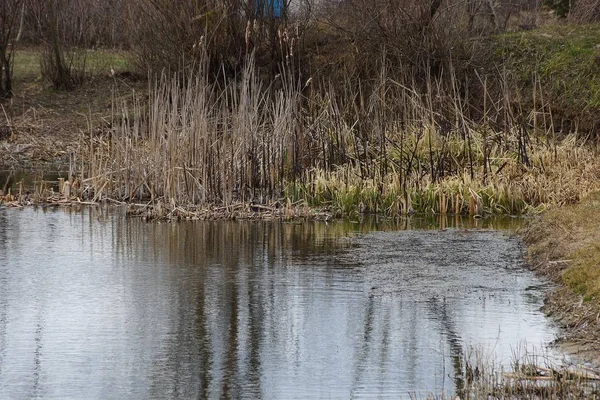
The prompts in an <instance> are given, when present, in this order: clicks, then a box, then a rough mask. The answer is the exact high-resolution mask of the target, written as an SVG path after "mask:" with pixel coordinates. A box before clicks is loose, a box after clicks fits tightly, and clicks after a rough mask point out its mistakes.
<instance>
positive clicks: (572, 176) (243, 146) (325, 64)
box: [5, 0, 600, 218]
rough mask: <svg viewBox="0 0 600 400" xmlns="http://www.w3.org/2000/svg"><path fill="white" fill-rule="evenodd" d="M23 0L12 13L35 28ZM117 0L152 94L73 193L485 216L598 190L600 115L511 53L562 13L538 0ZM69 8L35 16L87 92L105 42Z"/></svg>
mask: <svg viewBox="0 0 600 400" xmlns="http://www.w3.org/2000/svg"><path fill="white" fill-rule="evenodd" d="M14 1H15V3H14V5H13V8H12V9H11V8H10V7H9V9H8V11H6V10H5V14H7V13H9V11H10V10H12V15H13V16H14V15H15V13H17V14H18V12H19V10H20V12H21V14H20V15H21V23H20V25H21V27H22V25H23V21H22V20H23V19H24V20H25V21H26V22H25V25H26V26H27V20H28V18H27V15H29V14H27V13H25V11H24V10H25V9H26V8H25V7H24V5H25V4H26V3H25V2H20V3H19V2H18V1H17V0H14ZM17 3H18V4H17ZM50 3H52V2H50ZM117 3H119V7H120V8H119V9H122V11H123V12H122V13H121V14H120V15H121V16H122V17H123V18H129V19H128V21H127V24H125V25H124V26H128V27H129V29H131V32H132V42H131V43H127V46H131V48H132V50H133V52H134V53H135V54H136V55H137V57H136V60H137V61H136V63H137V65H138V67H139V68H140V69H141V70H142V71H146V73H148V74H149V76H150V79H149V85H148V86H149V87H148V91H147V94H143V93H141V94H138V95H134V96H133V99H134V100H132V101H123V100H121V99H119V98H117V97H115V99H114V101H113V105H112V115H111V117H110V124H109V125H108V126H105V127H104V128H103V131H102V133H101V134H96V127H94V126H90V132H89V134H85V135H83V136H82V138H81V139H80V145H79V151H77V152H76V153H74V154H73V157H72V160H71V161H72V163H71V164H72V165H71V177H70V179H69V181H68V185H67V186H66V187H67V188H68V193H67V194H68V195H69V196H67V197H70V196H73V195H78V196H86V197H87V198H88V199H91V200H93V201H98V200H100V199H103V198H109V199H112V200H115V201H119V202H127V203H137V204H140V203H141V204H143V205H144V207H143V208H142V209H141V210H140V212H141V213H142V214H144V215H146V216H148V217H152V218H162V217H168V218H173V217H186V218H204V217H215V216H223V217H236V216H237V217H242V216H244V215H249V213H251V212H253V211H256V210H264V211H269V212H271V213H272V214H273V215H277V216H282V215H283V216H286V217H293V216H298V215H302V216H310V215H311V214H314V212H315V211H314V210H315V209H321V210H326V211H327V212H328V213H329V214H332V215H351V214H356V213H378V214H384V215H388V216H399V215H403V214H410V213H413V212H428V213H441V214H446V213H456V214H470V215H484V214H487V213H494V214H522V213H529V212H536V211H539V210H542V209H544V208H545V207H546V206H548V205H562V204H568V203H573V202H576V201H577V200H578V199H580V198H581V197H582V196H583V195H585V194H587V193H588V192H590V191H592V190H594V189H597V185H598V184H597V182H598V179H597V178H598V176H600V164H599V162H598V161H597V160H596V159H597V157H596V146H595V143H594V140H595V132H594V129H595V128H594V126H595V125H594V122H593V119H592V122H591V123H589V124H588V125H587V126H581V125H579V124H578V120H579V119H578V118H577V116H575V118H573V117H572V116H567V117H566V118H565V117H564V115H562V114H561V111H562V110H555V109H554V108H553V106H554V105H555V104H557V103H556V101H555V99H556V97H557V96H556V94H555V93H554V92H553V91H552V90H549V89H547V87H548V86H551V85H552V80H553V77H550V78H549V77H547V76H544V71H543V70H542V71H540V70H538V69H536V68H533V69H531V70H528V74H527V75H526V76H524V73H523V71H522V70H518V69H515V68H512V65H511V63H510V61H511V58H510V54H509V55H507V54H503V53H502V48H500V50H498V43H499V41H498V40H497V39H496V38H498V37H502V31H503V30H506V29H513V30H514V29H515V26H516V27H520V28H527V29H528V28H529V27H530V26H528V25H527V24H528V23H531V24H534V25H535V24H537V23H538V22H537V21H538V20H539V18H540V15H546V14H547V13H548V10H547V9H540V7H539V5H538V4H533V3H536V2H527V1H522V2H513V3H508V2H507V3H504V2H501V1H491V2H490V1H450V0H447V1H440V0H432V1H430V2H424V4H419V5H415V4H413V2H409V1H404V0H396V2H394V4H387V3H385V4H383V3H381V4H380V3H378V2H375V3H372V2H369V3H368V4H367V3H364V2H352V3H347V4H346V3H344V4H342V3H340V4H337V5H333V4H322V5H317V4H309V3H299V4H297V5H296V6H294V7H295V9H293V8H294V7H292V6H291V5H289V4H287V5H286V7H287V8H286V7H284V11H285V12H284V13H283V14H282V15H278V16H277V17H276V16H275V15H273V14H272V13H271V14H269V12H266V13H261V12H258V11H260V7H259V8H257V7H255V6H252V5H250V3H248V4H246V3H239V4H238V3H234V2H232V3H231V4H229V3H223V4H221V3H218V4H212V3H211V4H209V3H206V2H186V1H175V2H162V1H160V0H148V1H142V0H140V1H137V2H132V3H130V4H129V5H127V6H125V3H123V4H121V3H120V2H117ZM425 3H426V4H425ZM530 3H531V4H530ZM7 4H8V3H7ZM21 4H23V7H22V8H21V7H17V5H21ZM32 4H33V5H36V4H37V3H36V2H32ZM77 4H78V5H79V6H78V7H74V8H72V9H71V10H79V11H80V12H84V9H85V7H82V4H83V3H82V4H79V3H77ZM561 4H562V3H561ZM46 6H52V4H47V5H46ZM63 6H64V4H62V3H61V5H60V6H59V5H58V4H55V7H54V8H52V7H50V8H48V9H46V8H44V7H43V6H42V5H41V3H40V4H37V8H36V7H32V10H33V11H32V15H34V16H35V17H36V18H37V19H39V20H40V21H45V23H41V22H40V23H39V24H38V27H39V29H38V30H39V35H41V37H45V38H47V42H48V43H49V49H48V51H47V52H46V53H44V56H43V57H42V66H43V68H42V72H43V74H44V75H45V76H46V77H47V78H48V79H49V81H51V82H53V83H54V85H55V86H56V87H57V88H62V89H70V88H72V87H73V86H75V85H76V84H78V83H79V82H80V81H81V80H82V79H83V78H81V77H85V73H84V72H82V71H81V69H82V68H83V69H85V63H83V64H78V63H76V62H68V60H74V59H76V57H75V56H73V54H75V52H76V51H77V49H78V47H77V46H76V45H77V44H78V43H77V39H76V38H77V37H80V38H85V40H84V39H80V40H84V41H83V42H82V44H88V45H89V44H91V43H92V42H93V40H91V39H90V38H89V37H87V36H86V34H84V32H85V30H83V29H81V28H79V29H73V28H72V27H71V28H69V26H68V24H67V25H65V24H66V23H65V22H60V23H59V22H57V21H63V20H62V19H61V18H60V17H61V15H60V13H61V12H63V13H64V12H66V11H65V10H66V8H63ZM551 6H553V7H554V8H555V9H556V10H559V7H558V5H557V4H552V5H551ZM584 6H585V7H588V8H589V7H590V5H589V4H587V3H585V2H583V1H581V2H579V3H577V4H576V5H573V6H572V7H573V9H572V10H569V11H571V12H572V14H573V15H578V14H577V12H576V11H577V10H580V9H581V8H582V7H584ZM115 7H116V5H115ZM123 7H124V8H123ZM135 7H138V8H135ZM131 10H133V11H137V12H139V13H141V14H140V15H144V16H145V17H146V19H145V23H144V24H141V23H140V21H139V20H138V19H136V18H134V17H133V15H135V13H134V12H131ZM592 11H593V12H592V13H591V14H590V13H588V14H586V15H587V16H588V17H590V15H595V14H594V12H596V11H595V9H593V10H592ZM70 12H74V11H70ZM259 14H260V15H259ZM7 15H8V14H7ZM78 15H79V14H78ZM579 15H581V13H580V14H579ZM127 16H129V17H127ZM79 17H81V16H80V15H79ZM79 17H78V18H74V20H76V21H80V22H81V21H82V19H81V18H79ZM580 18H581V17H580ZM590 18H591V17H590ZM7 21H8V19H7ZM10 21H12V22H11V24H12V25H11V26H12V27H13V29H14V27H15V26H17V21H18V19H15V18H13V19H11V20H10ZM570 22H571V23H572V22H573V21H570ZM575 22H577V21H575ZM554 23H556V22H554ZM519 24H520V25H519ZM523 24H525V25H523ZM77 26H78V27H80V26H81V24H79V25H77ZM20 30H21V29H19V31H20ZM73 32H79V36H77V35H75V34H73ZM134 33H135V34H134ZM103 35H104V36H106V35H107V33H106V32H104V34H103ZM110 37H111V38H112V39H111V40H113V41H115V40H117V39H115V35H114V32H113V34H112V36H110ZM108 41H109V40H107V42H108ZM486 48H488V49H487V50H486ZM70 49H71V50H70ZM489 49H491V50H489ZM69 51H71V53H69ZM65 54H67V55H68V54H71V58H69V57H66V56H65ZM74 57H75V58H74ZM84 59H85V57H84ZM61 64H65V65H67V67H66V68H63V67H61ZM539 64H540V62H539V61H537V62H536V65H539ZM63 66H64V65H63ZM52 71H54V73H53V72H52ZM70 72H73V74H70ZM65 74H66V75H65ZM61 75H65V76H70V77H71V78H69V79H67V81H66V83H65V84H61V82H60V81H61V77H60V76H61ZM76 78H77V79H76ZM80 78H81V79H80ZM523 82H526V85H524V84H523ZM552 88H553V87H552ZM557 115H559V116H560V117H557ZM559 119H560V121H559ZM565 120H567V121H568V123H567V124H566V125H565V124H564V123H563V122H564V121H565ZM581 120H582V121H583V120H585V121H588V119H586V118H583V117H582V118H581ZM588 122H589V121H588ZM64 188H65V185H61V187H60V191H59V198H60V196H63V197H65V196H64V195H65V192H64ZM39 197H40V198H42V197H44V194H40V196H39ZM45 198H48V196H45ZM17 200H18V199H17ZM207 209H212V210H214V209H218V210H222V212H220V213H215V212H210V213H207V212H206V210H207Z"/></svg>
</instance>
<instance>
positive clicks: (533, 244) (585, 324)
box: [524, 192, 600, 363]
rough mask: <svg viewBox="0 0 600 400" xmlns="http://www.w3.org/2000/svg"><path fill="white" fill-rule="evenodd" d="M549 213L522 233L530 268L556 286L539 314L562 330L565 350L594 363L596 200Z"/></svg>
mask: <svg viewBox="0 0 600 400" xmlns="http://www.w3.org/2000/svg"><path fill="white" fill-rule="evenodd" d="M598 196H599V195H598V193H597V192H596V193H593V194H590V195H589V196H588V197H587V198H585V199H584V200H583V201H582V202H581V203H580V204H577V205H572V206H568V207H561V208H554V209H552V210H549V211H548V212H547V213H545V214H544V215H543V216H542V217H540V218H539V219H536V220H535V221H533V222H532V223H531V224H530V225H529V226H528V227H527V229H526V230H525V231H524V240H525V243H526V244H527V245H528V246H529V259H530V264H531V266H532V268H533V269H534V270H535V271H537V272H538V273H540V274H542V275H544V276H547V277H549V278H550V279H552V280H553V281H555V282H557V283H559V284H560V285H559V288H558V289H557V290H555V291H554V292H553V293H551V294H550V295H549V297H548V298H547V300H546V304H545V311H546V312H547V313H548V314H549V315H551V316H553V317H554V318H555V319H556V320H557V321H558V322H559V323H560V324H561V325H562V326H563V327H564V328H565V337H564V339H565V345H566V346H567V347H568V348H569V349H570V350H571V351H573V352H575V353H581V355H582V356H584V357H588V358H592V359H593V360H594V361H595V362H596V363H598V362H600V358H598V354H600V247H599V246H598V238H599V237H600V230H599V227H600V218H599V215H600V214H599V213H598V210H599V209H600V199H599V197H598Z"/></svg>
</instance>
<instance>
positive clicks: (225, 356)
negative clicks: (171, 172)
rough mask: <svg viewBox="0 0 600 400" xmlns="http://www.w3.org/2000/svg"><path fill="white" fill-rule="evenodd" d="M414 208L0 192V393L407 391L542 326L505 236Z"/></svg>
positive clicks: (254, 395)
mask: <svg viewBox="0 0 600 400" xmlns="http://www.w3.org/2000/svg"><path fill="white" fill-rule="evenodd" d="M500 222H501V221H492V223H491V224H492V226H493V227H497V226H499V225H498V224H500ZM477 223H478V224H489V223H488V222H482V221H479V222H477ZM413 224H414V225H416V226H417V227H433V228H435V227H438V226H439V221H431V220H413V221H412V222H411V223H407V222H403V223H401V224H400V225H385V224H381V223H377V222H376V221H368V222H365V223H363V224H358V223H356V222H343V223H334V224H331V223H330V224H325V223H323V222H315V223H312V222H311V223H303V224H295V223H283V224H281V223H267V222H198V223H181V224H168V223H152V224H148V223H144V222H142V221H140V220H136V219H126V218H124V217H123V216H122V215H121V214H120V213H115V212H108V211H106V210H104V211H102V210H94V209H91V208H90V209H83V210H81V211H68V210H67V211H63V210H44V209H41V208H39V209H32V208H27V209H23V210H7V209H0V398H2V399H29V398H44V399H125V398H127V399H191V398H248V399H258V398H265V399H291V398H341V399H347V398H406V397H407V396H408V394H409V393H419V394H421V395H425V394H427V393H436V394H439V393H442V392H446V393H449V392H452V391H453V390H454V388H455V387H456V386H457V385H458V386H460V384H461V382H460V379H457V376H458V374H457V371H458V370H459V369H461V368H462V367H463V365H462V359H463V356H464V354H465V353H469V352H475V351H476V352H482V353H484V354H488V355H489V357H493V361H494V362H497V363H503V364H508V363H510V361H511V357H512V354H513V352H514V349H516V348H518V347H519V346H524V343H525V342H526V343H527V345H530V346H536V347H537V348H538V349H542V348H544V346H545V345H546V344H547V343H548V342H550V341H551V340H553V339H554V335H555V331H554V330H553V328H552V326H551V325H550V324H549V322H548V321H546V319H545V318H544V317H543V315H542V314H541V313H540V311H539V307H540V306H541V303H542V299H543V290H544V288H545V285H544V283H543V282H540V281H539V280H537V279H536V278H535V277H534V276H532V274H531V273H530V272H528V271H526V270H524V269H523V266H522V247H521V245H520V243H519V241H518V240H517V239H516V238H514V237H511V236H510V235H508V234H507V233H505V232H502V231H493V230H472V229H469V230H466V229H463V228H449V229H444V230H439V229H437V230H410V229H409V230H397V229H402V228H407V227H408V228H410V227H411V226H412V225H413ZM453 224H454V222H452V221H450V222H448V221H445V222H443V223H442V227H444V226H447V225H453ZM459 224H463V222H460V221H459ZM509 224H518V221H515V220H511V221H509ZM480 226H483V225H480ZM550 352H551V351H550Z"/></svg>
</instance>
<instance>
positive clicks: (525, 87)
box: [489, 24, 600, 136]
mask: <svg viewBox="0 0 600 400" xmlns="http://www.w3.org/2000/svg"><path fill="white" fill-rule="evenodd" d="M599 38H600V25H562V24H552V25H548V26H542V27H539V28H536V29H533V30H528V31H520V32H514V33H505V34H502V35H498V36H495V37H492V38H491V39H490V43H489V48H490V49H491V57H492V58H493V59H495V60H496V61H497V62H500V63H501V65H503V67H504V68H506V69H507V70H508V71H510V72H511V74H513V76H514V77H515V78H516V80H517V82H518V87H519V89H520V90H521V91H522V92H523V93H527V94H528V95H527V96H525V98H526V99H527V103H528V104H527V108H529V109H536V108H537V109H540V110H543V111H544V113H545V116H540V117H541V118H543V117H545V118H548V119H549V124H552V125H553V127H554V129H556V130H557V131H567V132H568V131H571V132H574V131H578V132H580V133H581V134H583V135H587V134H591V135H592V136H596V135H597V130H598V124H599V123H600V68H599V65H600V39H599ZM537 87H544V93H543V96H539V95H538V96H537V97H536V96H532V95H531V94H532V93H534V92H535V90H537V89H536V88H537ZM549 117H551V120H550V118H549Z"/></svg>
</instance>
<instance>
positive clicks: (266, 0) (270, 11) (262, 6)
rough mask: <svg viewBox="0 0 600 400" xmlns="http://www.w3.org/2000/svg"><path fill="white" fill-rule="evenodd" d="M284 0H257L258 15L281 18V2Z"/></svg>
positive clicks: (256, 9)
mask: <svg viewBox="0 0 600 400" xmlns="http://www.w3.org/2000/svg"><path fill="white" fill-rule="evenodd" d="M282 1H283V0H256V3H254V4H255V11H256V16H257V17H259V18H260V17H273V18H281V9H282V6H281V2H282Z"/></svg>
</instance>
